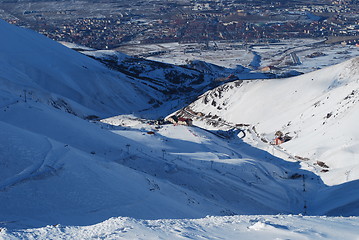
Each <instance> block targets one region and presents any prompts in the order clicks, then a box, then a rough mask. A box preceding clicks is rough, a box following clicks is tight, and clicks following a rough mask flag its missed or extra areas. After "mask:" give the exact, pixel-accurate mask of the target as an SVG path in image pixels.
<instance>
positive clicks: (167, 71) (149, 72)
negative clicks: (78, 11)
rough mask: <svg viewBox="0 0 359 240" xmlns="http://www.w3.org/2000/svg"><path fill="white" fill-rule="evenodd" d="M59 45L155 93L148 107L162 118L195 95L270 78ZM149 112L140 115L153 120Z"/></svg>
mask: <svg viewBox="0 0 359 240" xmlns="http://www.w3.org/2000/svg"><path fill="white" fill-rule="evenodd" d="M63 44H65V45H66V46H69V47H71V48H73V49H75V50H77V51H79V52H81V53H83V54H85V55H87V56H89V57H92V58H94V59H96V60H98V61H100V62H101V63H103V64H105V65H106V66H108V67H109V68H111V69H113V70H116V71H119V72H121V73H123V74H125V75H127V76H129V77H130V78H133V79H134V80H136V81H138V82H139V83H140V84H143V85H146V86H148V87H150V88H152V89H153V90H155V91H156V92H157V94H153V95H152V97H153V98H152V99H151V103H153V105H154V106H156V107H159V106H160V108H157V112H158V111H159V110H160V111H161V112H165V114H164V115H163V116H165V115H166V114H169V113H171V112H173V111H175V110H177V109H179V108H182V107H183V106H186V105H187V104H189V103H191V102H192V101H194V100H195V99H196V98H197V97H198V95H201V94H202V93H204V92H206V91H207V90H210V89H213V88H215V87H217V86H219V85H222V84H223V83H225V82H229V81H233V80H235V79H258V78H270V77H273V75H271V74H263V73H257V72H251V71H250V69H248V68H244V67H242V66H237V68H236V69H228V68H224V67H220V66H216V65H214V64H209V63H206V62H203V61H192V62H191V63H190V64H187V65H183V66H175V65H171V64H166V63H162V62H156V61H151V60H147V59H142V58H137V57H133V56H128V55H125V54H123V53H120V52H116V51H112V50H91V49H90V50H86V49H85V50H81V46H76V45H75V46H72V44H68V43H63ZM79 49H80V50H79ZM153 112H154V111H152V109H149V111H142V112H141V115H142V116H146V117H152V118H154V117H157V116H155V115H154V114H153Z"/></svg>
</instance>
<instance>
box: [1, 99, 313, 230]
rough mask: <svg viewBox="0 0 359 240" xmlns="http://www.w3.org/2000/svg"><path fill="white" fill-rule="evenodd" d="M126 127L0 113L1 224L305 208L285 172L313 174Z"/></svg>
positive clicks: (37, 112)
mask: <svg viewBox="0 0 359 240" xmlns="http://www.w3.org/2000/svg"><path fill="white" fill-rule="evenodd" d="M126 125H132V127H131V128H129V127H114V126H109V125H107V124H94V123H90V122H87V121H85V120H83V119H80V118H77V117H76V116H73V115H72V114H68V113H65V112H63V111H61V110H59V109H54V108H52V107H50V106H48V105H46V104H43V103H36V102H32V101H28V102H27V103H22V102H20V103H17V104H14V105H11V106H9V107H6V108H2V109H1V111H0V129H1V131H0V134H1V138H0V141H1V142H0V147H1V153H2V155H1V158H0V163H1V169H0V176H1V177H0V203H1V206H6V207H4V208H3V209H2V211H0V219H1V220H0V224H1V226H2V227H6V228H19V227H21V228H23V227H34V226H44V225H47V224H58V223H60V224H63V225H88V224H94V223H98V222H101V221H104V220H106V219H108V218H110V217H114V216H128V217H134V218H141V219H159V218H199V217H205V216H206V215H232V214H240V213H241V214H276V213H302V212H305V209H304V204H305V202H304V197H305V196H304V194H303V187H302V180H301V179H300V178H299V179H298V178H292V177H291V176H293V175H294V174H307V175H308V176H310V175H311V173H310V172H307V171H303V170H300V169H299V167H300V166H299V165H298V164H296V163H287V162H284V161H283V160H281V159H279V158H275V157H272V156H270V155H269V154H268V153H266V152H264V151H261V150H257V149H254V148H252V147H251V146H249V145H247V144H243V143H241V141H239V140H236V139H233V140H231V141H230V143H228V142H227V141H226V140H223V139H220V138H218V137H217V136H215V135H213V134H212V133H209V132H206V131H204V130H201V129H196V128H190V127H181V126H171V125H165V126H162V127H161V126H156V125H147V124H146V123H142V122H139V121H138V120H131V119H130V120H128V123H126ZM109 130H112V132H111V131H109ZM238 141H239V142H238ZM259 159H262V160H261V161H259ZM313 177H314V176H313ZM317 185H318V184H317V183H316V181H312V182H310V183H308V186H312V187H317ZM319 185H320V184H319Z"/></svg>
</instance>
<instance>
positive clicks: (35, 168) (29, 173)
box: [0, 140, 69, 191]
mask: <svg viewBox="0 0 359 240" xmlns="http://www.w3.org/2000/svg"><path fill="white" fill-rule="evenodd" d="M47 142H48V144H49V147H48V149H49V150H48V152H47V154H46V156H45V157H44V158H43V160H41V161H38V162H36V163H34V164H33V165H31V166H29V167H27V168H25V169H24V170H23V171H21V172H20V173H18V174H16V175H14V176H12V177H10V178H8V179H6V180H4V181H3V182H0V191H6V190H7V189H8V188H10V187H12V186H14V185H16V184H19V183H22V182H25V181H28V180H33V179H37V178H39V177H41V176H44V175H47V174H50V173H54V172H56V171H57V170H58V169H60V168H61V166H62V165H60V164H57V163H58V161H59V160H60V159H61V157H62V156H64V155H65V154H66V153H67V152H68V151H69V149H68V148H67V147H66V146H65V148H64V147H62V148H61V147H60V148H54V146H53V144H52V143H51V142H50V141H49V140H47Z"/></svg>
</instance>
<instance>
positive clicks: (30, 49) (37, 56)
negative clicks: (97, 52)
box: [0, 20, 151, 116]
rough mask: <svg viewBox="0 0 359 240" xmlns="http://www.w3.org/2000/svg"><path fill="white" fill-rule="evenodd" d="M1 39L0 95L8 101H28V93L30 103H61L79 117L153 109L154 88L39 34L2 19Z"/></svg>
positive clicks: (0, 25)
mask: <svg viewBox="0 0 359 240" xmlns="http://www.w3.org/2000/svg"><path fill="white" fill-rule="evenodd" d="M0 35H1V39H0V81H1V91H2V92H6V94H7V100H8V101H9V102H13V101H14V100H19V98H21V99H24V93H25V92H24V90H26V95H27V97H29V98H32V99H34V100H38V101H45V102H50V103H51V104H54V105H56V104H57V103H59V102H60V103H62V104H63V105H66V106H67V107H68V108H71V111H73V112H75V113H77V114H78V115H91V114H95V115H105V116H109V115H113V114H114V113H118V112H127V113H130V112H134V111H138V110H142V109H145V108H148V107H150V106H151V104H149V103H148V102H149V101H150V100H151V96H150V95H151V89H150V88H148V87H146V86H134V85H133V81H132V80H131V79H129V78H128V77H127V76H126V75H124V74H121V73H118V72H116V71H111V70H109V69H108V68H107V67H105V66H103V65H102V64H100V63H99V62H97V61H95V60H93V59H90V58H88V57H86V56H84V55H82V54H79V53H77V52H76V51H73V50H71V49H69V48H66V47H64V46H63V45H61V44H59V43H57V42H55V41H52V40H50V39H48V38H46V37H44V36H42V35H40V34H38V33H35V32H32V31H30V30H27V29H22V28H19V27H15V26H12V25H10V24H8V23H5V22H4V21H2V20H0ZM1 95H3V94H1ZM9 95H13V97H12V98H13V99H11V98H10V96H9ZM77 105H82V106H83V107H82V109H81V108H79V106H77ZM84 107H85V108H84ZM86 108H87V110H85V109H86ZM82 111H86V112H85V113H83V112H82Z"/></svg>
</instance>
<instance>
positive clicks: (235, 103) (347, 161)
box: [185, 58, 359, 215]
mask: <svg viewBox="0 0 359 240" xmlns="http://www.w3.org/2000/svg"><path fill="white" fill-rule="evenodd" d="M358 69H359V58H354V59H352V60H349V61H347V62H344V63H342V64H339V65H336V66H332V67H328V68H325V69H322V70H318V71H315V72H312V73H308V74H304V75H302V76H298V77H293V78H288V79H273V80H254V81H236V82H233V83H228V84H226V85H223V86H221V87H218V88H216V89H214V90H212V91H209V92H207V93H205V94H204V95H202V96H201V97H200V98H199V99H198V100H197V101H196V102H194V103H193V104H191V105H190V106H188V107H187V108H186V109H187V111H188V112H189V113H192V114H196V115H200V116H204V117H203V118H197V120H198V121H199V122H197V123H196V124H199V125H203V124H204V125H205V126H206V127H207V128H222V127H221V125H218V119H221V121H222V122H223V121H226V122H228V123H230V125H232V126H234V125H236V124H238V126H243V124H244V125H246V126H248V127H247V128H251V130H252V133H253V129H252V128H253V127H254V129H255V131H256V133H257V134H258V135H257V134H254V136H253V139H252V140H250V138H247V140H248V141H249V142H251V144H257V145H258V146H259V147H261V148H262V149H265V150H267V151H269V152H273V153H274V152H277V156H280V157H282V158H284V159H287V160H289V161H301V162H302V167H303V169H308V170H310V171H313V172H314V173H315V174H317V175H318V176H320V178H321V179H323V181H324V183H325V184H326V185H327V186H328V187H327V188H325V189H322V192H318V193H317V195H316V196H313V198H315V199H316V201H317V203H316V204H315V206H313V209H311V210H312V211H313V213H317V214H318V213H319V212H320V211H322V210H325V211H327V213H328V214H334V215H335V214H344V215H345V214H348V215H350V214H358V212H357V210H355V209H358V208H357V201H358V199H359V195H358V194H356V193H353V192H351V191H348V189H354V188H357V187H358V184H359V183H358V179H359V158H358V157H357V154H358V153H359V148H358V130H357V128H355V127H354V126H355V123H356V122H357V121H358V120H359V115H358V112H359V111H358V107H359V105H358V104H357V103H358V98H359V95H358V92H359V70H358ZM185 115H186V114H185ZM187 115H188V114H187ZM209 120H211V121H212V122H214V123H215V124H214V125H215V126H213V124H212V125H211V124H209V125H208V123H209V122H210V121H209ZM221 121H219V122H221ZM225 128H228V127H227V126H225ZM277 131H281V132H282V133H283V134H287V135H288V136H289V137H291V138H292V140H290V141H288V142H285V143H283V144H281V145H280V146H278V147H274V146H272V145H270V144H269V142H270V141H273V139H274V138H275V133H276V132H277ZM262 141H264V142H262ZM265 142H268V143H265ZM334 195H335V196H336V199H337V203H338V204H342V207H340V208H336V207H334V206H332V203H329V204H324V202H326V201H327V199H328V198H330V197H331V196H334ZM339 196H340V197H339ZM332 208H333V209H332ZM319 209H320V210H319Z"/></svg>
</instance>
